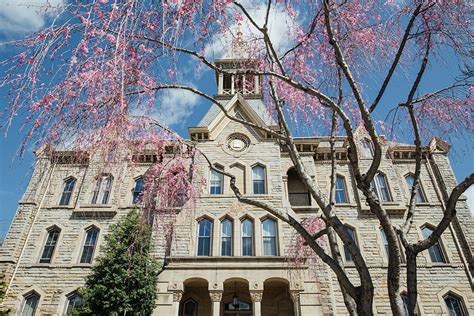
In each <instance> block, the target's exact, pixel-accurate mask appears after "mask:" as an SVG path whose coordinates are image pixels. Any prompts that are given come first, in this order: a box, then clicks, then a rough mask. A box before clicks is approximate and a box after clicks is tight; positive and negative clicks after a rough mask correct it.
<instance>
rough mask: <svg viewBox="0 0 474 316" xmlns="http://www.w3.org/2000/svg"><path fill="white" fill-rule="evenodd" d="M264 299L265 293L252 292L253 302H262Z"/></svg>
mask: <svg viewBox="0 0 474 316" xmlns="http://www.w3.org/2000/svg"><path fill="white" fill-rule="evenodd" d="M262 297H263V291H250V298H251V299H252V302H261V301H262Z"/></svg>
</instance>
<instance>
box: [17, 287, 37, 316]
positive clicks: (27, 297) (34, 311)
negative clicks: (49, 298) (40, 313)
mask: <svg viewBox="0 0 474 316" xmlns="http://www.w3.org/2000/svg"><path fill="white" fill-rule="evenodd" d="M32 297H35V298H37V300H36V303H35V305H34V308H33V313H32V314H30V315H35V314H36V311H37V310H38V306H39V305H40V301H41V295H40V294H39V293H38V292H36V291H34V290H33V291H30V292H28V293H26V294H25V295H23V303H22V306H21V316H27V315H26V314H25V307H26V304H27V302H28V300H29V299H30V298H32Z"/></svg>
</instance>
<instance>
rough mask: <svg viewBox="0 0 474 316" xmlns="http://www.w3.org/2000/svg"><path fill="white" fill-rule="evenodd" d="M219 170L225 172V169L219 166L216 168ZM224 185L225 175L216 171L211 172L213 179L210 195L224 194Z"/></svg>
mask: <svg viewBox="0 0 474 316" xmlns="http://www.w3.org/2000/svg"><path fill="white" fill-rule="evenodd" d="M214 168H216V169H218V170H222V171H224V168H222V167H219V166H214ZM223 183H224V175H223V174H222V173H219V172H217V171H215V170H211V179H210V189H209V193H210V194H222V193H223V190H222V185H223Z"/></svg>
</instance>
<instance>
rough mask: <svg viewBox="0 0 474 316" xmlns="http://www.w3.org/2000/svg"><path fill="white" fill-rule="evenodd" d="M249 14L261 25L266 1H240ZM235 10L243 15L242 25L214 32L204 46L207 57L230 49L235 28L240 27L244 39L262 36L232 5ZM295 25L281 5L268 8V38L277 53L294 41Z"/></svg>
mask: <svg viewBox="0 0 474 316" xmlns="http://www.w3.org/2000/svg"><path fill="white" fill-rule="evenodd" d="M240 3H241V4H242V5H243V6H244V8H245V9H246V10H247V11H248V13H249V14H250V16H251V17H252V18H253V19H254V20H255V22H256V23H257V25H258V26H263V24H264V22H265V14H266V10H267V7H266V3H264V2H261V1H258V2H255V1H240ZM234 8H235V9H236V10H237V12H238V13H239V14H240V15H242V16H243V21H242V25H241V26H240V27H239V25H238V23H235V24H233V25H231V26H229V28H228V31H227V32H226V33H225V34H221V33H219V34H215V35H214V36H213V38H212V40H211V41H210V43H209V44H208V45H207V46H206V57H207V58H222V57H223V56H224V55H225V54H226V53H227V52H228V51H229V49H230V47H231V44H232V39H233V38H234V37H235V35H236V33H237V30H238V29H239V28H240V30H241V31H242V33H243V34H244V38H245V39H249V38H260V39H261V38H263V36H262V34H261V33H260V32H259V31H258V30H257V29H256V28H255V27H254V26H253V25H252V24H251V23H250V22H249V20H248V18H247V17H245V16H244V15H243V13H242V12H241V11H240V9H239V8H237V7H236V6H235V7H234ZM296 26H297V22H295V18H294V17H291V16H290V15H289V14H288V11H287V10H285V9H284V8H283V7H282V5H276V6H275V5H274V6H273V7H272V9H271V10H270V15H269V20H268V32H269V35H270V40H271V41H272V43H273V44H274V46H275V49H276V51H277V52H278V53H283V52H284V51H286V50H288V49H289V48H290V47H291V46H292V44H293V43H294V39H295V33H294V28H295V27H296Z"/></svg>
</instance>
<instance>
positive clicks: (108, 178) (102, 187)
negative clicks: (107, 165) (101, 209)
mask: <svg viewBox="0 0 474 316" xmlns="http://www.w3.org/2000/svg"><path fill="white" fill-rule="evenodd" d="M112 181H113V178H112V175H110V174H104V175H101V176H99V177H97V179H96V182H95V187H94V191H92V199H91V204H108V203H109V198H110V192H111V191H112Z"/></svg>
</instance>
